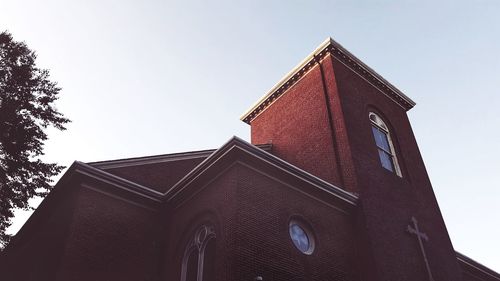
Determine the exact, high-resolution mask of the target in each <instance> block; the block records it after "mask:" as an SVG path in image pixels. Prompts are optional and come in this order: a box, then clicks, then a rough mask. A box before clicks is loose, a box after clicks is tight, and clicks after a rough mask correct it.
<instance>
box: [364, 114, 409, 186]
mask: <svg viewBox="0 0 500 281" xmlns="http://www.w3.org/2000/svg"><path fill="white" fill-rule="evenodd" d="M369 118H370V122H371V124H372V132H373V137H374V138H375V144H376V145H377V149H378V156H379V158H380V163H381V164H382V167H384V168H386V169H387V170H389V171H391V172H393V173H395V174H396V175H398V176H400V177H401V176H402V174H401V169H400V168H399V164H398V159H397V157H396V151H395V150H394V145H393V143H392V141H391V134H390V132H389V128H388V127H387V125H386V124H385V122H384V121H383V120H382V118H380V117H379V116H378V115H377V114H375V113H373V112H370V114H369Z"/></svg>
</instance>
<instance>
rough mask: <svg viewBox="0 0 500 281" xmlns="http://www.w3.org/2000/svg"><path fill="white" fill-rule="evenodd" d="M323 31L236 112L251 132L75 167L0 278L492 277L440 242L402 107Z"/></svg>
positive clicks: (397, 96)
mask: <svg viewBox="0 0 500 281" xmlns="http://www.w3.org/2000/svg"><path fill="white" fill-rule="evenodd" d="M414 105H415V103H414V102H413V101H412V100H411V99H410V98H408V97H407V96H405V95H404V94H403V93H402V92H400V91H399V90H398V89H396V88H395V87H394V86H393V85H391V84H390V83H389V82H387V81H386V80H385V79H384V78H382V77H381V76H380V75H378V74H377V73H376V72H375V71H373V70H372V69H371V68H369V67H368V66H366V65H365V64H364V63H363V62H361V61H360V60H359V59H357V58H356V57H355V56H353V55H352V54H351V53H349V52H348V51H347V50H345V49H344V48H343V47H342V46H340V45H339V44H338V43H336V42H335V41H333V40H332V39H328V40H326V41H325V42H324V43H323V44H321V45H320V46H319V47H318V48H317V49H316V50H315V51H314V52H313V53H312V54H311V55H309V56H308V57H306V58H305V59H304V60H303V61H302V62H301V63H300V64H299V65H298V66H297V67H295V68H294V69H293V70H292V71H291V72H290V73H289V74H288V75H286V76H285V77H284V78H283V79H282V80H281V81H279V82H278V84H276V86H274V87H273V88H272V89H271V90H270V91H269V92H268V93H267V94H266V95H265V96H264V97H263V98H262V99H260V100H259V101H258V102H257V103H256V104H255V106H253V107H252V108H251V109H250V110H249V111H248V112H247V113H245V114H244V115H243V116H242V118H241V119H242V121H244V122H246V123H248V124H249V125H250V127H251V138H252V139H251V142H252V144H250V143H247V142H245V141H243V140H241V139H239V138H236V137H234V138H232V139H230V140H229V141H228V142H227V143H226V144H224V145H223V146H222V147H220V148H219V149H216V150H206V151H193V152H185V153H176V154H168V155H158V156H150V157H141V158H130V159H121V160H111V161H102V162H94V163H81V162H75V163H74V164H73V165H72V166H71V167H70V168H69V169H68V171H67V172H66V173H65V175H64V176H63V177H62V178H61V180H60V181H59V182H58V183H57V185H56V187H55V188H54V190H53V191H52V192H51V193H50V195H49V196H47V198H46V199H45V200H44V201H43V203H42V204H41V205H40V207H39V208H38V209H37V210H36V211H35V213H34V214H33V215H32V216H31V218H30V219H29V220H28V222H27V223H26V224H25V225H24V226H23V228H22V229H21V230H20V231H19V233H18V234H17V235H16V236H15V237H14V239H13V241H12V242H11V243H10V244H9V246H8V247H7V248H6V249H5V251H4V253H3V254H2V256H1V260H0V270H1V271H0V274H1V275H0V276H1V277H2V278H1V279H2V280H12V281H14V280H120V281H122V280H138V281H139V280H180V281H194V280H197V281H201V280H203V281H208V280H218V281H234V280H238V281H243V280H248V281H252V280H265V281H278V280H287V281H289V280H297V281H298V280H304V281H306V280H307V281H313V280H315V281H316V280H317V281H326V280H355V281H361V280H370V281H400V280H407V281H422V280H434V281H444V280H464V281H473V280H483V281H493V280H500V275H499V274H498V273H496V272H494V271H492V270H490V269H488V268H486V267H484V266H482V265H481V264H479V263H477V262H475V261H473V260H471V259H470V258H468V257H466V256H464V255H462V254H459V253H457V252H455V250H454V249H453V246H452V244H451V241H450V238H449V236H448V233H447V230H446V226H445V224H444V221H443V218H442V216H441V213H440V210H439V207H438V204H437V202H436V198H435V196H434V193H433V190H432V186H431V184H430V181H429V178H428V176H427V172H426V170H425V166H424V163H423V161H422V158H421V156H420V152H419V150H418V146H417V143H416V141H415V138H414V136H413V132H412V129H411V126H410V123H409V121H408V117H407V115H406V112H407V111H408V110H409V109H411V108H412V107H413V106H414Z"/></svg>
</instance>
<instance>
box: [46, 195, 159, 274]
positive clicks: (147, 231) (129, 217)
mask: <svg viewBox="0 0 500 281" xmlns="http://www.w3.org/2000/svg"><path fill="white" fill-rule="evenodd" d="M104 189H105V188H104ZM73 204H74V210H75V212H74V214H73V216H72V218H71V220H70V222H71V223H70V226H69V232H68V235H67V238H66V240H65V244H66V247H65V249H64V253H63V255H62V258H61V263H60V270H59V271H58V273H57V279H52V280H96V281H97V280H103V281H104V280H154V279H153V278H154V277H155V275H156V274H157V271H156V270H157V266H158V264H157V259H158V254H157V250H156V249H155V248H156V245H157V240H156V239H157V237H156V228H157V223H156V215H155V213H154V212H151V211H149V210H147V209H145V208H143V207H140V206H136V205H134V204H131V202H130V201H129V202H127V201H123V200H120V199H116V198H112V197H110V196H107V195H104V194H102V193H99V192H96V191H94V190H90V189H87V188H84V187H80V188H79V189H78V191H77V195H76V200H75V201H74V203H73Z"/></svg>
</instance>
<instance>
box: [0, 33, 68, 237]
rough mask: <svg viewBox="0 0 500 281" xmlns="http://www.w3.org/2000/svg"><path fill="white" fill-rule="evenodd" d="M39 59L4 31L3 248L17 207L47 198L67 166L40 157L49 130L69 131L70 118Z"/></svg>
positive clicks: (0, 131) (0, 106) (0, 78)
mask: <svg viewBox="0 0 500 281" xmlns="http://www.w3.org/2000/svg"><path fill="white" fill-rule="evenodd" d="M35 59H36V54H35V52H33V51H31V50H30V49H29V48H28V47H27V46H26V44H25V43H24V42H16V41H14V40H13V38H12V35H11V34H10V33H8V32H7V31H4V32H2V33H0V246H5V245H6V244H7V243H8V241H9V239H10V236H9V235H8V234H6V233H5V230H6V229H7V227H9V226H10V225H11V222H10V219H11V218H12V217H13V210H14V209H15V208H22V209H29V208H30V207H29V204H28V199H30V198H32V197H35V196H42V197H44V196H46V195H47V194H48V192H49V191H50V190H51V188H52V185H51V183H52V177H53V176H55V175H57V174H58V173H59V172H60V171H61V170H62V169H63V168H64V167H63V166H59V165H57V164H55V163H45V162H43V161H42V160H40V156H42V155H43V145H44V141H46V140H47V134H46V133H45V129H47V128H48V127H55V128H57V129H59V130H65V127H64V124H66V123H68V122H69V120H68V119H66V118H64V116H63V115H62V114H61V113H60V112H58V111H57V109H56V108H55V107H54V101H56V100H57V99H58V94H59V92H60V90H61V88H59V87H58V86H57V83H56V82H52V81H50V80H49V71H48V70H46V69H40V68H38V67H37V66H36V65H35Z"/></svg>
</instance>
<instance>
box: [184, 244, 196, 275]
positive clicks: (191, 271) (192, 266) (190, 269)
mask: <svg viewBox="0 0 500 281" xmlns="http://www.w3.org/2000/svg"><path fill="white" fill-rule="evenodd" d="M197 276H198V251H197V250H194V251H192V252H191V254H190V255H189V259H188V263H187V272H186V281H196V280H197Z"/></svg>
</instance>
